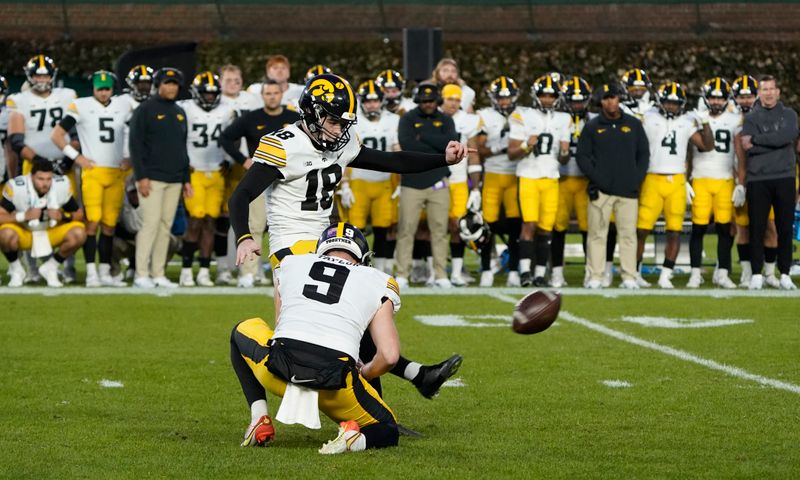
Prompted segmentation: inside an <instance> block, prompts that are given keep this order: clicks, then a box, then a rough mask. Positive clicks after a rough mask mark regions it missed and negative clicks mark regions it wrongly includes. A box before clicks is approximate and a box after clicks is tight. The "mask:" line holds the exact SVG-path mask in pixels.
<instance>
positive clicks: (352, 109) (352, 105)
mask: <svg viewBox="0 0 800 480" xmlns="http://www.w3.org/2000/svg"><path fill="white" fill-rule="evenodd" d="M342 83H344V88H345V90H347V97H348V99H349V100H350V108H349V109H348V112H349V113H354V112H355V108H356V101H355V98H354V96H353V88H352V87H350V84H349V83H348V82H347V80H345V79H343V78H342Z"/></svg>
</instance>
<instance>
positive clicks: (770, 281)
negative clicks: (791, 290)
mask: <svg viewBox="0 0 800 480" xmlns="http://www.w3.org/2000/svg"><path fill="white" fill-rule="evenodd" d="M764 283H766V284H767V286H768V287H772V288H781V281H780V280H778V277H776V276H775V275H774V274H773V275H766V276H765V277H764Z"/></svg>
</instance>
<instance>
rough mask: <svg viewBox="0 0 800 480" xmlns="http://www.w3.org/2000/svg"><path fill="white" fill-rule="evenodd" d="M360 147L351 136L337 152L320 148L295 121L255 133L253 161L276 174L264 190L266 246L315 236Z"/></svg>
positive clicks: (283, 245)
mask: <svg viewBox="0 0 800 480" xmlns="http://www.w3.org/2000/svg"><path fill="white" fill-rule="evenodd" d="M360 151H361V144H360V142H359V141H358V139H357V136H356V135H353V136H351V137H350V141H349V142H347V144H346V145H345V146H344V147H343V148H342V149H341V150H339V151H336V152H328V151H325V152H323V151H320V150H317V149H316V148H315V147H314V144H313V143H311V139H310V138H309V137H308V135H306V133H305V132H304V131H303V130H301V129H300V127H298V126H297V125H289V126H288V127H286V128H284V129H282V130H277V131H275V132H272V133H268V134H267V135H264V136H263V137H261V140H260V141H259V144H258V148H257V149H256V151H255V152H254V153H253V161H255V162H261V163H263V164H265V165H269V166H272V167H275V168H277V169H278V170H279V171H280V173H281V175H283V178H282V179H279V180H277V181H275V183H273V184H272V186H270V188H269V189H268V190H267V206H268V208H267V223H268V224H269V249H270V253H272V254H274V253H275V252H277V251H278V250H280V249H282V248H287V247H291V246H292V245H294V244H295V243H297V242H298V241H300V240H316V239H317V238H319V236H320V235H321V234H322V231H323V230H324V229H325V227H327V226H328V225H329V224H330V220H329V219H330V216H331V210H332V207H333V194H334V190H336V186H337V185H338V184H339V181H340V180H341V179H342V172H343V171H344V169H345V168H346V167H347V165H349V164H350V162H352V161H353V160H355V158H356V156H358V153H359V152H360Z"/></svg>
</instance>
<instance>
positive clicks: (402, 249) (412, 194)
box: [396, 186, 450, 280]
mask: <svg viewBox="0 0 800 480" xmlns="http://www.w3.org/2000/svg"><path fill="white" fill-rule="evenodd" d="M423 208H425V209H426V211H427V214H428V228H429V229H430V231H431V251H432V253H433V271H434V274H435V276H436V279H437V280H438V279H441V278H447V250H448V247H449V245H448V236H447V214H448V212H449V210H450V189H449V188H447V186H445V188H440V189H438V190H434V189H433V188H426V189H423V190H420V189H416V188H409V187H401V189H400V217H399V219H398V225H397V249H396V258H397V275H396V276H398V277H404V278H408V274H409V272H410V271H411V257H412V253H413V251H414V234H415V233H416V232H417V225H418V224H419V215H420V213H422V209H423Z"/></svg>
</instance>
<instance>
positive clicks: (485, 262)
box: [481, 230, 494, 272]
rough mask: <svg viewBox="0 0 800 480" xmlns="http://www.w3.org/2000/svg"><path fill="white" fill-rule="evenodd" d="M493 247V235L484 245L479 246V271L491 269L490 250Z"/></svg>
mask: <svg viewBox="0 0 800 480" xmlns="http://www.w3.org/2000/svg"><path fill="white" fill-rule="evenodd" d="M492 231H494V230H492ZM493 249H494V235H492V238H491V239H489V241H488V242H487V243H486V246H485V247H483V248H481V271H482V272H486V271H488V270H491V269H492V250H493Z"/></svg>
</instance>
